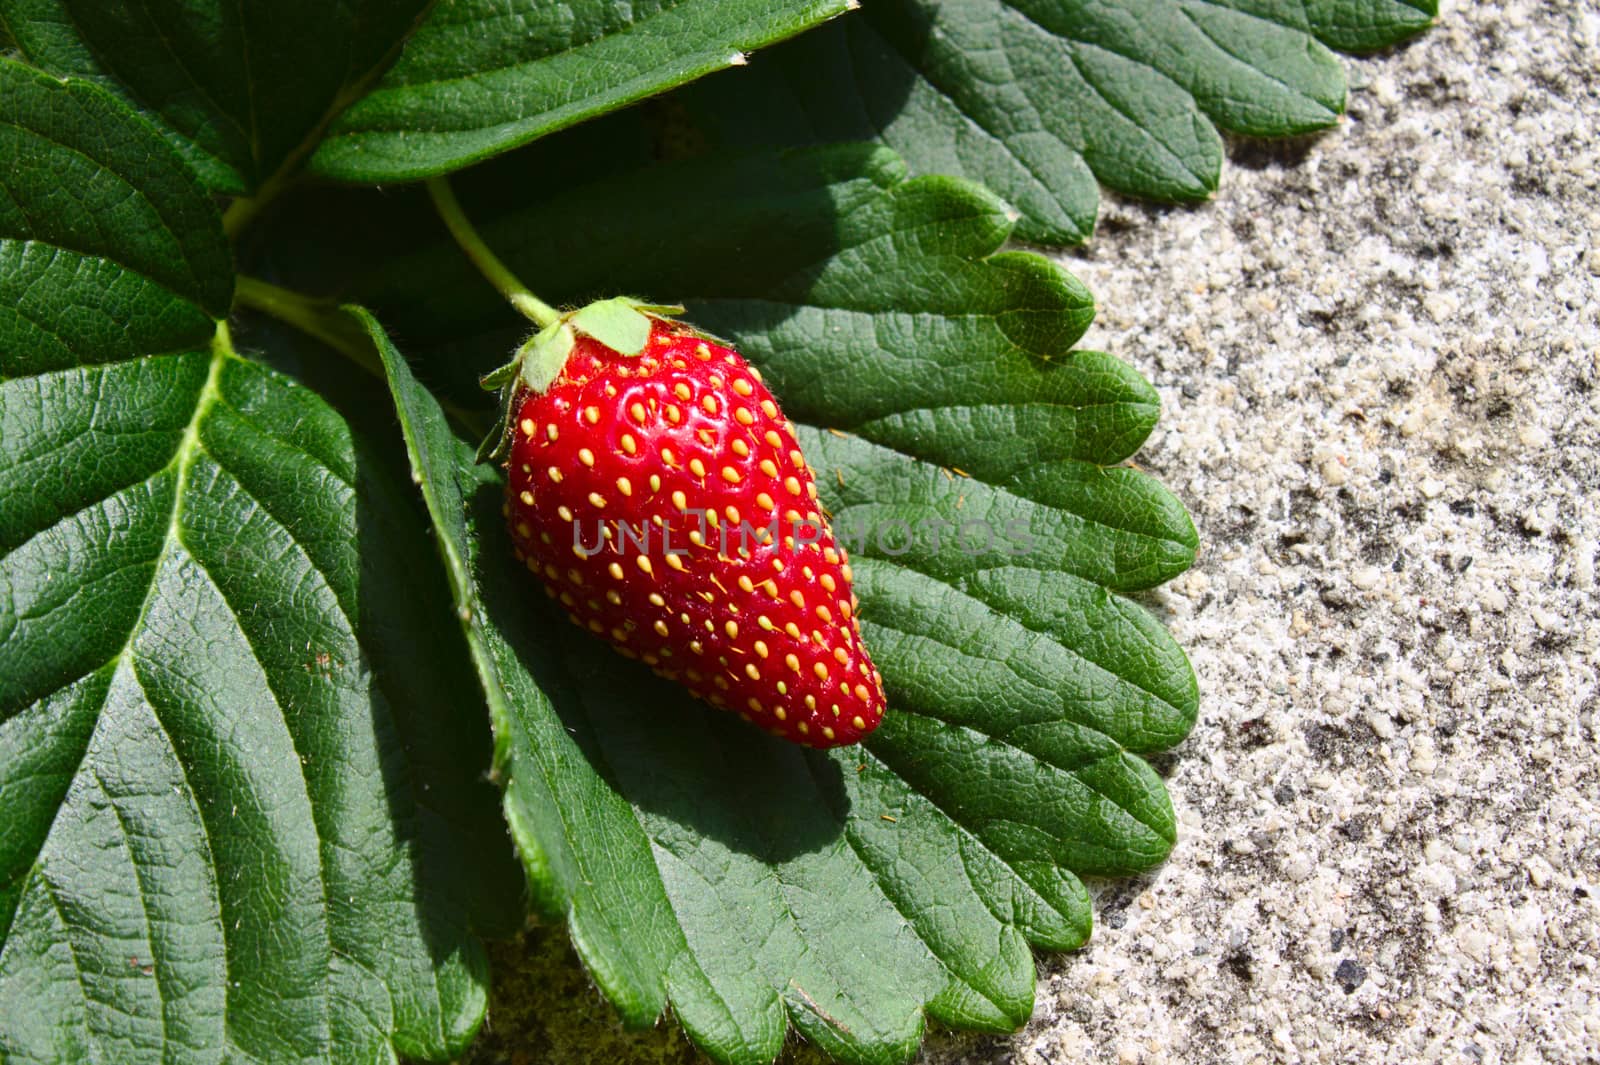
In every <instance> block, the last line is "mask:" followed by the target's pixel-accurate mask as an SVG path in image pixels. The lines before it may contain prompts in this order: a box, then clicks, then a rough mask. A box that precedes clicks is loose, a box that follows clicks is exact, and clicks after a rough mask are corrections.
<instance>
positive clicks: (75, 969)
mask: <svg viewBox="0 0 1600 1065" xmlns="http://www.w3.org/2000/svg"><path fill="white" fill-rule="evenodd" d="M0 157H3V158H5V159H7V160H9V161H13V163H14V164H15V165H7V166H5V167H0V193H3V194H0V264H3V265H0V290H3V298H0V810H4V817H3V818H0V1059H3V1060H5V1061H7V1062H17V1063H22V1062H68V1061H115V1062H119V1063H121V1062H127V1063H133V1065H138V1063H144V1062H163V1061H198V1060H215V1059H217V1058H218V1057H224V1056H225V1057H229V1058H235V1059H238V1060H251V1061H275V1062H276V1061H283V1062H288V1061H305V1062H312V1061H316V1062H340V1063H346V1062H348V1063H354V1062H369V1061H374V1060H389V1059H392V1058H393V1057H394V1056H395V1055H396V1054H405V1055H408V1056H414V1057H419V1058H427V1059H430V1060H440V1059H446V1058H450V1057H452V1056H454V1055H456V1054H458V1053H460V1052H461V1051H462V1049H463V1048H464V1047H465V1045H466V1043H467V1041H468V1040H469V1039H470V1037H471V1035H472V1033H473V1032H474V1031H475V1029H476V1027H477V1025H478V1023H479V1021H480V1020H481V1018H482V1015H483V1011H484V1005H485V982H486V974H485V963H484V958H483V953H482V949H481V947H480V945H479V944H478V942H477V940H476V939H475V938H474V934H473V932H472V925H473V923H474V922H475V921H476V920H478V919H480V918H482V919H484V920H488V919H490V918H496V923H497V924H500V925H503V923H504V917H503V915H501V916H497V915H496V913H495V912H494V911H495V909H496V904H495V902H494V899H495V892H494V891H493V890H492V889H491V887H490V885H494V884H496V883H504V876H503V874H502V872H501V871H500V869H499V867H498V865H497V863H496V861H495V857H496V855H497V854H499V853H500V847H501V846H503V843H502V842H501V836H500V832H499V826H498V824H497V822H496V820H495V815H494V811H493V793H492V792H491V791H490V790H489V789H487V788H485V787H483V786H482V785H481V784H479V783H478V781H477V779H476V777H477V775H478V773H479V772H480V769H479V767H481V766H482V765H483V763H484V761H485V756H486V754H487V752H486V751H485V750H483V749H481V748H482V747H484V746H485V745H483V744H481V743H480V742H478V740H479V736H478V733H477V732H476V730H474V729H472V728H470V727H469V728H466V729H463V728H461V722H462V721H463V720H465V721H467V722H469V723H470V722H471V721H472V716H471V715H473V713H474V710H475V706H476V704H477V700H476V699H475V698H473V697H470V696H466V697H464V696H463V693H465V692H467V691H468V690H469V688H468V686H469V685H471V683H472V679H471V676H470V673H469V672H468V664H467V661H466V657H465V655H464V654H461V653H460V652H459V651H458V650H455V649H456V648H459V636H458V635H457V633H456V632H455V631H454V628H453V626H452V625H451V624H450V622H449V614H448V613H447V610H448V600H447V599H443V598H442V597H441V595H440V593H441V592H443V587H442V582H439V581H438V580H437V579H436V577H435V568H434V567H431V566H430V555H429V548H428V544H427V541H426V539H425V538H424V537H423V536H422V535H421V534H420V530H419V528H418V525H417V522H416V513H415V509H414V507H413V506H412V505H411V503H410V500H409V493H408V492H407V490H406V489H407V484H406V481H405V480H404V474H403V473H401V474H399V475H398V476H397V475H396V473H395V471H394V470H393V469H392V468H391V467H390V466H388V465H386V464H384V463H383V462H382V461H380V460H379V459H378V458H376V457H375V456H376V453H375V452H374V451H373V450H372V449H371V448H370V447H368V446H367V445H365V444H364V443H363V442H362V440H361V438H360V437H358V436H357V435H356V434H354V433H353V432H352V431H351V429H350V427H349V426H348V425H347V423H346V422H345V420H344V419H343V418H341V417H340V416H339V415H338V414H337V413H335V411H334V410H333V409H332V408H330V407H329V406H328V405H327V403H325V402H324V401H323V400H321V399H320V398H318V396H317V395H316V394H315V393H313V392H311V391H310V390H308V389H306V388H303V387H300V386H298V385H297V384H296V383H295V382H294V381H291V380H290V379H288V378H286V377H284V376H282V375H280V374H278V373H275V372H273V371H271V370H268V369H267V368H265V367H264V366H262V365H260V364H258V363H254V362H250V361H246V360H244V359H242V358H240V357H239V356H238V355H236V354H235V353H234V351H233V349H232V347H231V345H230V343H229V339H228V336H229V335H228V332H227V329H226V327H225V326H224V325H223V324H221V323H219V322H218V320H217V319H218V317H219V316H220V315H223V314H225V313H226V312H227V310H228V305H229V302H230V299H231V295H232V290H233V275H232V269H231V261H230V259H231V256H230V252H229V249H228V246H227V243H226V242H225V240H224V238H223V234H222V228H221V224H220V219H219V217H218V215H217V211H216V208H215V207H214V206H213V204H212V202H211V198H210V196H209V194H208V193H207V192H206V191H205V189H204V188H203V187H202V186H201V184H200V183H199V182H198V181H197V179H196V178H195V176H194V175H193V173H192V172H191V171H190V170H189V169H188V168H187V167H186V166H185V165H184V164H183V162H182V161H181V160H180V159H179V158H178V156H177V155H176V154H175V153H174V151H173V150H172V149H171V148H170V146H169V145H168V144H167V142H166V141H165V140H164V139H163V138H162V137H161V136H160V135H159V134H158V133H157V132H156V131H155V130H154V129H153V128H152V127H151V126H150V125H148V124H147V123H146V122H144V121H143V120H142V119H140V118H138V117H137V116H135V115H134V114H132V113H131V112H129V111H128V110H127V109H126V108H125V107H124V106H123V105H122V104H121V103H120V102H119V101H117V100H116V99H115V98H114V97H113V96H112V95H111V94H109V93H108V92H106V91H105V90H103V89H101V88H99V87H97V86H94V85H91V84H87V83H83V82H74V81H68V82H65V83H63V82H60V81H57V80H55V79H53V78H51V77H48V76H46V75H43V74H40V73H37V72H35V71H33V70H31V69H29V68H27V67H24V66H21V65H19V64H16V63H13V62H10V61H3V60H0ZM397 574H403V575H405V578H406V579H405V581H404V582H403V583H401V582H398V581H396V579H395V578H396V575H397ZM418 647H427V648H428V649H429V650H430V653H429V654H426V655H418V654H416V653H415V649H416V648H418ZM441 707H452V708H454V710H455V712H456V713H461V714H466V715H468V716H467V717H466V718H464V719H463V718H456V719H455V720H452V715H451V714H447V713H441V712H440V708H441ZM513 872H514V870H513ZM502 896H503V893H502ZM501 909H502V911H503V907H501Z"/></svg>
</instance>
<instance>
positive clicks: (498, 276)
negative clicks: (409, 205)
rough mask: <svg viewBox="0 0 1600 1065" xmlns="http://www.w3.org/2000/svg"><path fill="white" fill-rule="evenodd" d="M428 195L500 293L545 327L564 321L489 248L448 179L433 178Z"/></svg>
mask: <svg viewBox="0 0 1600 1065" xmlns="http://www.w3.org/2000/svg"><path fill="white" fill-rule="evenodd" d="M428 195H429V196H430V197H432V198H433V206H434V209H435V210H437V211H438V212H439V217H440V219H442V220H443V221H444V224H445V226H446V228H448V229H449V230H450V235H451V236H452V237H454V238H455V239H456V243H457V244H459V245H460V246H461V250H462V251H464V252H466V255H467V258H468V259H471V260H472V265H473V266H476V267H477V268H478V272H479V273H480V274H482V275H483V276H484V278H485V279H486V280H487V281H488V282H489V284H491V285H493V286H494V287H495V288H496V289H498V290H499V292H500V294H501V295H502V296H504V297H505V298H506V300H507V301H509V302H510V304H511V306H513V307H515V308H516V309H517V312H518V313H519V314H521V315H522V316H523V317H524V318H527V319H529V320H531V321H532V322H534V323H535V324H536V325H539V326H541V327H543V326H549V325H554V324H555V323H556V322H558V321H560V319H561V315H560V314H559V313H558V312H557V311H556V309H555V308H554V307H552V306H550V305H549V304H548V303H546V302H544V301H543V300H541V299H540V298H539V297H538V296H535V295H534V294H533V293H532V292H531V291H529V289H528V286H527V285H524V284H523V283H522V281H521V280H520V279H518V277H517V275H516V274H513V273H512V272H511V270H510V268H509V267H507V266H506V264H505V263H503V262H501V261H500V257H499V256H498V255H496V254H495V253H494V252H493V251H491V250H490V249H489V245H488V244H486V243H484V240H483V237H481V236H479V235H478V231H477V229H475V228H474V227H473V225H472V220H471V219H469V218H468V217H467V215H466V212H465V211H463V210H462V209H461V201H460V200H458V199H456V194H455V191H454V190H453V189H451V188H450V182H449V180H448V179H447V178H442V177H436V178H429V179H428Z"/></svg>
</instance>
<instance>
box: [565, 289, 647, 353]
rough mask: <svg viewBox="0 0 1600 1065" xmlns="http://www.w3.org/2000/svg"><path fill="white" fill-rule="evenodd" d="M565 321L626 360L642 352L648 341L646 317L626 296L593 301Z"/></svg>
mask: <svg viewBox="0 0 1600 1065" xmlns="http://www.w3.org/2000/svg"><path fill="white" fill-rule="evenodd" d="M567 320H568V321H570V322H571V323H572V327H573V328H574V329H576V330H578V332H580V333H583V334H584V335H585V336H591V337H593V338H594V339H596V340H598V341H599V342H600V343H602V344H604V345H605V346H606V347H608V348H610V349H611V350H612V351H614V352H616V353H617V354H618V355H626V356H628V357H629V358H632V357H633V356H636V355H638V354H640V353H641V352H643V351H644V349H645V345H646V344H648V343H649V342H650V329H651V325H650V316H649V315H648V314H646V313H645V312H644V311H642V310H640V308H639V304H638V303H637V302H636V301H634V300H631V299H628V298H627V297H626V296H618V297H616V298H615V299H609V300H597V301H596V302H594V303H591V304H589V305H588V306H587V307H584V308H583V309H582V310H580V311H578V312H577V313H576V314H573V315H571V316H570V317H569V318H568V319H567Z"/></svg>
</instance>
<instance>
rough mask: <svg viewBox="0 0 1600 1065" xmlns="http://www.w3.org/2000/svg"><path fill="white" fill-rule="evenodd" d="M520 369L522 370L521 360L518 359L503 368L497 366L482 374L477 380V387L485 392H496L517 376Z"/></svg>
mask: <svg viewBox="0 0 1600 1065" xmlns="http://www.w3.org/2000/svg"><path fill="white" fill-rule="evenodd" d="M520 369H522V360H521V359H520V358H516V359H512V360H511V361H510V362H508V363H506V364H505V365H504V366H498V367H496V368H495V369H493V370H490V371H489V372H488V373H486V374H484V375H483V376H482V377H480V378H478V387H480V388H482V389H483V390H484V391H485V392H498V391H500V390H501V389H502V388H504V387H505V386H506V384H507V383H508V382H510V380H511V379H512V378H513V377H515V376H517V371H518V370H520Z"/></svg>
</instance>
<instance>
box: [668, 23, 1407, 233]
mask: <svg viewBox="0 0 1600 1065" xmlns="http://www.w3.org/2000/svg"><path fill="white" fill-rule="evenodd" d="M1436 12H1437V4H1436V2H1435V0H1321V2H1316V3H1304V2H1302V0H1113V2H1110V3H1094V4H1087V3H1071V4H1064V3H1059V2H1053V0H1048V2H1047V0H938V2H935V0H878V2H876V3H870V4H867V5H866V6H865V7H864V8H863V10H862V11H861V12H860V13H859V14H858V15H855V16H852V17H850V18H846V19H840V20H839V21H838V22H837V23H835V24H833V25H831V26H828V27H825V28H823V29H820V30H818V31H817V32H815V33H811V34H807V35H806V36H805V37H804V38H802V39H801V40H799V41H796V42H794V43H793V44H791V45H786V46H785V47H783V48H781V49H777V50H774V51H773V52H772V53H771V54H770V55H762V56H761V57H760V58H759V59H758V61H757V62H755V63H753V64H751V66H750V69H748V70H740V71H730V72H729V73H727V74H724V75H720V76H718V77H717V78H714V79H710V81H708V82H707V83H704V84H703V85H701V86H697V87H696V88H695V89H694V90H691V92H690V93H689V95H688V100H689V101H690V107H691V108H692V109H693V110H695V111H696V112H698V117H699V118H700V119H701V121H702V122H703V123H704V125H705V126H706V127H707V128H708V129H709V130H711V132H712V135H713V136H714V137H719V138H722V139H726V140H727V141H729V142H732V143H738V144H745V145H748V144H751V143H768V144H782V145H794V144H801V143H818V144H826V143H830V142H834V141H846V140H878V141H880V142H882V143H883V144H886V145H888V146H889V147H891V148H894V149H895V150H896V151H897V152H899V153H901V154H902V155H903V156H904V157H905V158H906V159H907V161H908V162H910V164H911V165H912V167H913V168H914V169H915V170H919V171H923V172H928V173H945V174H958V175H962V176H965V177H970V178H972V179H973V180H976V181H982V182H984V183H985V184H987V185H988V186H989V187H990V188H992V189H994V190H995V191H997V192H999V193H1000V194H1001V195H1002V196H1003V197H1005V198H1006V199H1008V200H1009V201H1010V202H1011V203H1012V204H1013V205H1014V206H1015V207H1016V208H1017V210H1019V211H1020V212H1022V215H1023V218H1022V220H1021V222H1020V223H1019V225H1018V229H1017V235H1018V236H1019V237H1021V238H1023V239H1026V240H1035V241H1042V242H1047V243H1059V244H1076V243H1079V242H1081V241H1083V240H1087V239H1088V237H1089V234H1090V233H1091V232H1092V230H1093V228H1094V219H1095V214H1096V210H1097V206H1098V200H1099V192H1098V189H1097V182H1098V183H1099V184H1104V185H1107V186H1109V187H1111V188H1113V189H1116V190H1118V191H1120V192H1125V193H1129V194H1131V195H1135V196H1143V197H1149V198H1152V199H1157V200H1166V201H1175V202H1185V201H1193V200H1199V199H1203V198H1205V197H1207V196H1209V195H1211V194H1212V193H1213V192H1215V191H1216V189H1217V184H1218V179H1219V175H1220V170H1221V164H1222V141H1221V138H1220V137H1219V136H1218V134H1217V130H1219V129H1220V130H1226V131H1228V132H1232V133H1241V134H1247V135H1250V136H1269V137H1270V136H1284V135H1288V134H1298V133H1306V132H1310V131H1312V130H1317V129H1322V128H1325V127H1327V126H1330V125H1332V124H1333V122H1334V121H1335V120H1336V119H1337V118H1338V116H1339V115H1340V114H1341V113H1342V112H1343V111H1344V99H1345V82H1344V75H1343V72H1342V71H1341V69H1340V67H1339V64H1338V61H1337V60H1336V59H1335V57H1334V56H1333V55H1332V53H1330V52H1329V51H1328V48H1329V47H1332V48H1342V49H1348V50H1356V51H1359V50H1368V49H1373V48H1381V47H1384V46H1387V45H1391V44H1394V43H1396V42H1397V41H1400V40H1403V39H1404V38H1406V37H1408V36H1411V35H1412V34H1415V33H1417V32H1419V31H1421V30H1423V29H1424V28H1426V27H1427V26H1428V25H1429V23H1430V22H1431V20H1432V18H1433V16H1434V15H1435V14H1436ZM1325 46H1326V47H1325Z"/></svg>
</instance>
